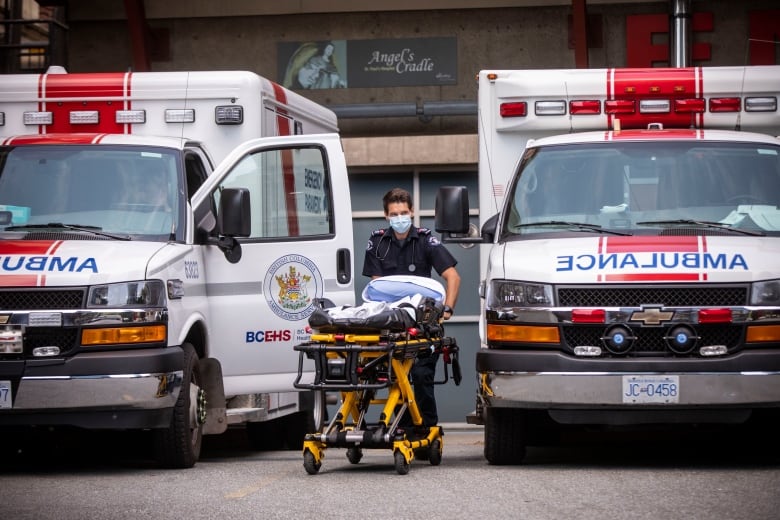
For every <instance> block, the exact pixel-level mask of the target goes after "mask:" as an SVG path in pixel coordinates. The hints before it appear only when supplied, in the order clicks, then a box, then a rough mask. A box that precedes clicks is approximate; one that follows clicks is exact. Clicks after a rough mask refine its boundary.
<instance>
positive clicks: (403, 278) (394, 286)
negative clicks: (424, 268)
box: [362, 274, 445, 303]
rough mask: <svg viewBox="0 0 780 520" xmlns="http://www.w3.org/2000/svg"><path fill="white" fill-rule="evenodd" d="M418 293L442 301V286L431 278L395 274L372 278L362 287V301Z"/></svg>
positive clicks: (379, 300) (396, 297)
mask: <svg viewBox="0 0 780 520" xmlns="http://www.w3.org/2000/svg"><path fill="white" fill-rule="evenodd" d="M415 294H420V295H422V296H428V297H430V298H433V299H434V300H436V301H437V302H440V303H441V302H443V301H444V296H445V293H444V286H443V285H442V284H440V283H439V282H437V281H436V280H434V279H432V278H426V277H424V276H410V275H402V274H396V275H392V276H383V277H381V278H374V279H373V280H371V281H370V282H368V285H366V288H365V289H363V295H362V297H363V301H364V302H394V301H397V300H400V299H401V298H404V297H406V296H414V295H415Z"/></svg>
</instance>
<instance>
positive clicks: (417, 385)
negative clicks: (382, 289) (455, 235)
mask: <svg viewBox="0 0 780 520" xmlns="http://www.w3.org/2000/svg"><path fill="white" fill-rule="evenodd" d="M382 206H383V208H384V212H385V218H386V219H387V221H388V222H389V224H390V227H389V228H387V229H378V230H376V231H374V232H373V233H372V234H371V237H370V238H369V239H368V246H367V247H366V255H365V261H364V264H363V276H369V277H371V278H372V279H373V278H379V277H381V276H389V275H399V274H400V275H411V276H424V277H427V278H430V277H431V269H432V268H433V269H435V270H436V272H437V273H438V274H439V276H441V277H442V278H443V279H444V282H445V284H446V288H445V289H446V297H445V300H444V319H445V320H447V319H449V318H450V317H451V316H452V312H453V308H454V307H455V303H456V302H457V299H458V289H459V287H460V275H459V274H458V271H456V270H455V265H456V264H457V261H456V260H455V258H454V257H453V256H452V254H450V252H449V251H447V249H446V248H445V247H444V246H443V245H442V244H441V242H440V241H439V239H437V238H436V237H434V236H433V235H432V234H431V230H430V229H426V228H418V227H415V226H413V225H412V219H413V218H414V208H413V207H412V197H411V195H410V194H409V192H408V191H406V190H403V189H401V188H394V189H392V190H390V191H388V192H387V193H386V194H385V196H384V197H383V198H382ZM437 359H438V355H433V356H429V357H427V358H418V359H417V361H416V363H415V365H414V367H413V368H412V370H411V375H412V381H413V382H414V396H415V397H414V398H415V401H417V405H418V407H419V408H420V413H421V414H422V416H423V426H435V425H436V424H437V423H438V420H439V417H438V413H437V410H436V398H435V396H434V390H433V381H434V378H435V376H436V362H437Z"/></svg>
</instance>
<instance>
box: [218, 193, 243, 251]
mask: <svg viewBox="0 0 780 520" xmlns="http://www.w3.org/2000/svg"><path fill="white" fill-rule="evenodd" d="M250 210H251V206H250V203H249V190H247V189H246V188H225V189H223V190H222V191H221V192H220V195H219V210H218V212H217V233H219V241H218V245H219V248H220V249H221V250H222V251H223V252H224V253H225V258H227V260H228V262H230V263H231V264H235V263H236V262H238V261H239V260H241V244H240V243H239V242H238V240H236V237H248V236H249V235H250V234H251V231H252V221H251V217H250V215H251V212H250Z"/></svg>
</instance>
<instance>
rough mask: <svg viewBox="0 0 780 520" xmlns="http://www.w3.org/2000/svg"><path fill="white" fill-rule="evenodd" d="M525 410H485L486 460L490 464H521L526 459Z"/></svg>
mask: <svg viewBox="0 0 780 520" xmlns="http://www.w3.org/2000/svg"><path fill="white" fill-rule="evenodd" d="M525 429H526V427H525V410H515V409H512V408H487V409H486V410H485V458H486V459H487V461H488V463H489V464H495V465H504V464H520V462H521V461H522V460H523V457H525V443H526V439H525Z"/></svg>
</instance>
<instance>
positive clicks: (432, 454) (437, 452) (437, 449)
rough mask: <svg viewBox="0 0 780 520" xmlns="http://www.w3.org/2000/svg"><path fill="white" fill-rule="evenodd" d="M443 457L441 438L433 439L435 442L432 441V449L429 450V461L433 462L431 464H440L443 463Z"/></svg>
mask: <svg viewBox="0 0 780 520" xmlns="http://www.w3.org/2000/svg"><path fill="white" fill-rule="evenodd" d="M441 457H442V444H441V440H439V439H433V442H431V449H430V451H429V452H428V462H430V463H431V466H438V465H439V464H441Z"/></svg>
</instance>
